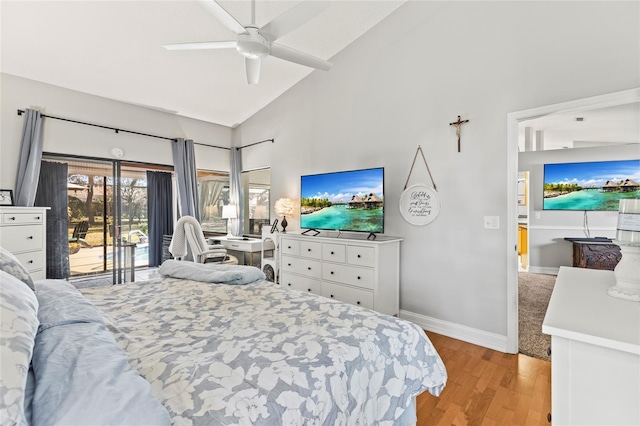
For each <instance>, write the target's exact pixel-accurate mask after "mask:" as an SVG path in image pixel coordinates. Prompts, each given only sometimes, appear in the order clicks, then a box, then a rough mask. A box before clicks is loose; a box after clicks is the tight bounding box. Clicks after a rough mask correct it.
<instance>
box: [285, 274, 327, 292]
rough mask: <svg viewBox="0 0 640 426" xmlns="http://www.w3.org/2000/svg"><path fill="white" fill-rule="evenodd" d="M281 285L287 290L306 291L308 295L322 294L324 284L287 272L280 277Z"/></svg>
mask: <svg viewBox="0 0 640 426" xmlns="http://www.w3.org/2000/svg"><path fill="white" fill-rule="evenodd" d="M280 285H282V286H283V287H284V288H286V289H293V290H300V291H306V292H307V293H314V294H321V289H322V283H321V281H320V280H318V279H315V278H309V277H303V276H300V275H293V274H289V273H286V272H283V273H282V276H281V277H280Z"/></svg>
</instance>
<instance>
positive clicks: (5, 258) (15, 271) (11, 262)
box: [0, 247, 36, 291]
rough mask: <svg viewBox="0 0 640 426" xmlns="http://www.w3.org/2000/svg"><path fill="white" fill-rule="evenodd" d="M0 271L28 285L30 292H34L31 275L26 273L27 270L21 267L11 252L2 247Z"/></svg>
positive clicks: (0, 249)
mask: <svg viewBox="0 0 640 426" xmlns="http://www.w3.org/2000/svg"><path fill="white" fill-rule="evenodd" d="M0 271H4V272H6V273H7V274H10V275H13V276H14V277H16V278H17V279H19V280H20V281H22V282H23V283H25V284H26V285H28V286H29V288H30V289H31V290H33V291H36V288H35V286H34V285H33V279H31V274H30V273H29V271H27V268H25V267H24V266H22V263H20V261H19V260H18V258H16V257H15V256H14V255H13V254H12V253H11V252H9V251H8V250H6V249H4V248H2V247H0Z"/></svg>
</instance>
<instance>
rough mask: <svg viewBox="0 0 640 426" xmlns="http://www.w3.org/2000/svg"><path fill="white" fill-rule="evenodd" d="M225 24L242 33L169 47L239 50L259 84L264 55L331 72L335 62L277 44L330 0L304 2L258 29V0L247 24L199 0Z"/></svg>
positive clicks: (211, 2) (249, 76)
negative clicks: (232, 37) (235, 35)
mask: <svg viewBox="0 0 640 426" xmlns="http://www.w3.org/2000/svg"><path fill="white" fill-rule="evenodd" d="M198 2H199V3H200V4H202V6H203V7H204V8H205V9H207V10H208V11H209V13H211V14H212V15H213V16H214V17H216V18H217V19H218V20H219V21H220V22H221V23H222V24H223V25H224V26H225V27H227V28H229V29H230V30H231V31H233V32H234V33H236V34H237V35H238V37H237V40H233V41H205V42H195V43H178V44H167V45H164V48H165V49H167V50H201V49H236V50H237V51H238V53H240V54H241V55H242V56H244V61H245V68H246V72H247V82H248V83H249V84H257V83H258V80H259V79H260V62H261V58H263V57H265V56H268V55H271V56H275V57H276V58H280V59H284V60H285V61H290V62H295V63H296V64H300V65H305V66H308V67H312V68H316V69H320V70H324V71H328V70H329V69H331V67H332V66H333V64H331V63H330V62H327V61H325V60H323V59H320V58H317V57H315V56H312V55H309V54H308V53H304V52H300V51H298V50H295V49H292V48H290V47H286V46H283V45H281V44H277V43H274V41H275V40H277V39H279V38H280V37H282V36H283V35H285V34H287V33H289V32H290V31H293V30H294V29H296V28H298V27H299V26H300V25H302V24H303V23H305V22H306V21H308V20H310V19H311V18H313V17H314V16H316V15H317V14H319V13H320V12H322V11H324V10H325V9H326V8H327V7H329V2H328V1H304V2H302V3H300V4H298V5H297V6H295V7H293V8H292V9H290V10H288V11H287V12H285V13H283V14H282V15H280V16H278V17H276V18H274V19H273V20H272V21H271V22H269V23H268V24H265V25H263V26H262V27H260V28H258V27H257V26H256V24H255V22H256V19H255V18H256V16H255V14H256V10H255V0H252V1H251V25H247V26H243V25H242V24H240V23H239V22H238V21H237V20H236V19H235V18H234V17H233V16H232V15H231V14H230V13H229V12H227V11H226V10H225V9H223V8H222V6H220V5H219V4H218V3H217V2H216V1H214V0H198Z"/></svg>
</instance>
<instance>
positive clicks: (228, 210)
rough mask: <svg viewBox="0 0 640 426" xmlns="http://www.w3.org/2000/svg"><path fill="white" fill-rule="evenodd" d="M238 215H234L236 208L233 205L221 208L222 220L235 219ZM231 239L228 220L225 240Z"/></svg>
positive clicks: (231, 234)
mask: <svg viewBox="0 0 640 426" xmlns="http://www.w3.org/2000/svg"><path fill="white" fill-rule="evenodd" d="M237 217H238V215H237V214H236V206H235V204H228V205H226V206H222V218H223V219H236V218H237ZM230 237H231V238H232V237H233V233H231V225H230V224H229V220H227V238H230Z"/></svg>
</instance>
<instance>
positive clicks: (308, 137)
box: [234, 1, 640, 350]
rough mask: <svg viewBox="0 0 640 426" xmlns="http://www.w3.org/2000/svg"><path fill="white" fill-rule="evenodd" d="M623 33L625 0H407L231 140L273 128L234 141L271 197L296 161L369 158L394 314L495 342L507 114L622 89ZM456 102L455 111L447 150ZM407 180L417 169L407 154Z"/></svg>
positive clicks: (631, 21) (308, 164) (630, 70)
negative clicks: (432, 190) (424, 203)
mask: <svg viewBox="0 0 640 426" xmlns="http://www.w3.org/2000/svg"><path fill="white" fill-rule="evenodd" d="M639 32H640V9H639V3H638V2H413V1H412V2H408V3H407V4H405V5H403V6H402V7H400V8H399V9H398V10H397V11H396V12H395V13H394V14H392V15H391V16H390V17H389V18H387V19H386V20H385V21H383V22H382V23H381V24H380V25H378V26H376V27H375V28H373V29H372V30H371V31H370V32H368V33H367V34H365V35H364V36H363V37H361V38H360V39H358V40H356V41H355V42H354V43H353V44H352V45H351V46H349V47H348V48H347V49H345V50H344V51H342V52H341V53H339V54H338V55H336V57H334V58H333V62H334V63H335V65H334V67H333V69H332V70H331V71H329V72H328V73H325V72H320V71H317V72H314V73H312V74H311V75H310V76H309V77H308V78H306V79H304V80H303V81H302V82H300V83H299V84H298V85H296V86H294V87H293V88H292V89H291V90H289V91H288V92H287V93H285V94H284V95H283V96H281V97H280V98H278V99H276V100H275V101H274V102H273V103H271V104H270V105H269V106H267V107H266V108H265V109H263V110H262V111H260V112H259V113H257V114H256V115H255V116H253V117H252V118H250V119H249V120H247V121H246V122H245V123H243V124H241V125H240V127H239V128H238V129H236V130H234V140H236V141H237V142H238V144H239V145H242V144H248V143H250V142H252V141H255V140H260V139H264V138H267V137H273V138H275V140H276V142H275V144H269V146H263V147H262V149H261V151H262V152H260V154H257V152H256V151H252V150H251V149H248V150H246V152H244V153H243V155H244V158H243V161H244V163H245V164H252V165H253V166H254V167H255V166H257V165H258V164H262V163H266V162H270V163H269V164H265V165H270V166H271V185H272V198H273V199H274V200H275V199H277V198H279V197H282V196H288V197H293V198H297V197H298V196H299V184H300V175H303V174H310V173H321V172H330V171H338V170H349V169H356V168H365V167H378V166H383V167H385V177H386V182H385V185H386V187H385V198H386V200H385V204H386V206H387V208H386V219H385V227H386V229H385V233H387V234H389V235H400V236H403V237H404V238H405V239H404V241H403V243H402V249H401V258H402V259H401V309H402V310H403V316H405V317H408V318H411V319H413V320H415V321H418V322H420V323H422V324H423V326H425V327H427V328H430V329H433V330H436V331H439V332H442V333H444V334H449V335H454V336H457V337H460V338H463V339H464V340H468V341H474V342H477V343H480V344H483V345H485V346H489V347H495V348H497V349H502V350H505V348H506V333H507V264H506V263H507V260H506V259H507V252H508V251H509V250H514V247H508V244H507V235H508V233H511V232H513V233H514V235H515V224H514V225H513V226H510V225H507V224H505V217H506V214H507V205H508V203H509V202H515V200H510V196H509V194H508V193H507V164H506V162H507V155H506V146H507V114H508V113H510V112H514V111H521V110H525V109H529V108H534V107H537V106H542V105H548V104H555V103H559V102H564V101H569V100H574V99H580V98H584V97H589V96H594V95H599V94H605V93H609V92H616V91H621V90H625V89H629V88H633V87H638V86H639V85H640V66H639V65H640V54H639V52H640V33H639ZM457 115H461V116H462V118H463V119H469V120H470V122H469V123H468V124H465V125H464V126H463V128H462V152H460V153H458V152H457V151H456V137H455V129H454V128H453V126H450V125H449V123H450V122H452V121H455V120H456V117H457ZM263 145H267V144H263ZM418 145H421V146H422V148H423V150H424V153H425V156H426V159H427V161H428V163H429V166H430V168H431V172H432V174H433V178H434V180H435V183H436V185H437V188H438V191H439V194H440V196H441V201H442V208H441V211H440V214H439V216H438V218H437V219H436V220H435V221H434V222H432V223H431V224H429V225H427V226H424V227H416V226H412V225H409V224H408V223H407V222H405V221H404V220H403V219H402V218H401V216H400V214H399V211H398V209H397V208H396V206H397V205H398V201H399V198H400V194H401V193H402V190H403V187H404V183H405V180H406V178H407V175H408V173H409V168H410V166H411V161H412V159H413V156H414V154H415V152H416V149H417V147H418ZM265 151H268V152H265ZM417 182H429V178H428V175H427V173H426V170H425V168H424V165H422V164H421V160H420V161H418V162H417V163H416V167H415V169H414V174H413V178H412V180H411V182H410V183H417ZM485 215H491V216H498V217H499V218H500V225H501V227H500V229H498V230H486V229H484V228H483V216H485ZM287 219H288V218H287ZM293 222H294V219H292V220H291V221H290V223H291V225H290V229H295V228H296V227H297V226H298V224H297V223H293ZM513 267H514V268H515V263H514V265H513Z"/></svg>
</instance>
